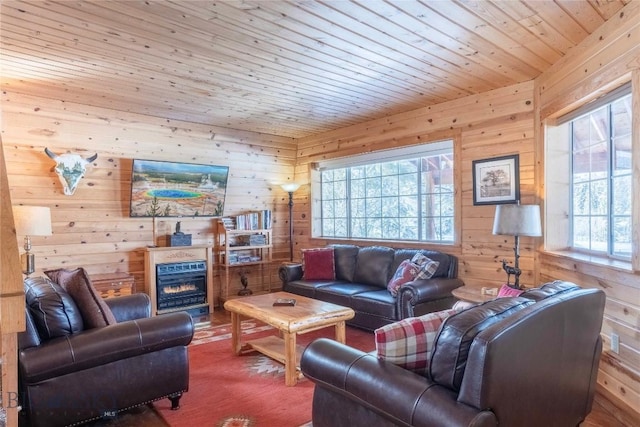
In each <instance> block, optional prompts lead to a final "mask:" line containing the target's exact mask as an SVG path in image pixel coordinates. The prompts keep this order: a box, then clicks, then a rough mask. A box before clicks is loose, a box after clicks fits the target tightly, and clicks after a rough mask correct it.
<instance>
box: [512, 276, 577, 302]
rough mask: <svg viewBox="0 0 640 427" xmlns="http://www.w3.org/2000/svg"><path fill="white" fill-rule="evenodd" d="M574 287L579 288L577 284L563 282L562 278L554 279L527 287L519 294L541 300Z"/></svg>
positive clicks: (571, 289) (573, 289) (574, 288)
mask: <svg viewBox="0 0 640 427" xmlns="http://www.w3.org/2000/svg"><path fill="white" fill-rule="evenodd" d="M576 289H580V287H579V286H578V285H576V284H575V283H571V282H565V281H562V280H554V281H553V282H549V283H545V284H544V285H542V286H540V287H539V288H533V289H529V290H528V291H525V292H523V293H521V294H520V296H521V297H522V298H529V299H532V300H534V301H542V300H543V299H547V298H549V297H552V296H554V295H559V294H563V293H565V292H572V291H575V290H576Z"/></svg>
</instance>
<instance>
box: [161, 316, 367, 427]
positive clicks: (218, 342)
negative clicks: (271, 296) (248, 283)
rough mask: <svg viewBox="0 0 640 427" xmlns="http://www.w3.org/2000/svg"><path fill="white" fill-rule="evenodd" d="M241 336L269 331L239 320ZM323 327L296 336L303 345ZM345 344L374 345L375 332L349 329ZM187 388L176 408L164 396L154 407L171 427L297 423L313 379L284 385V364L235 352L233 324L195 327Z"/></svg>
mask: <svg viewBox="0 0 640 427" xmlns="http://www.w3.org/2000/svg"><path fill="white" fill-rule="evenodd" d="M242 331H243V335H244V336H245V337H243V340H246V339H252V338H258V337H262V336H267V335H273V334H276V333H277V332H276V331H275V329H273V328H271V327H270V326H266V325H264V324H262V323H260V322H257V321H253V320H248V321H244V322H242ZM333 334H334V329H333V328H325V329H321V330H318V331H314V332H310V333H308V334H304V335H299V336H298V339H297V341H298V344H301V345H307V344H308V343H310V342H311V341H313V340H314V339H316V338H319V337H327V338H333ZM347 344H348V345H350V346H352V347H356V348H360V349H362V350H364V351H371V350H374V349H375V342H374V338H373V334H372V333H369V332H365V331H362V330H359V329H356V328H351V327H347ZM189 369H190V379H189V391H188V392H187V393H185V394H184V396H183V397H182V399H181V400H180V409H179V410H177V411H171V410H170V405H169V401H168V400H167V399H163V400H161V401H159V402H155V403H154V406H155V407H156V409H157V410H158V412H159V413H160V414H161V415H162V417H163V418H164V419H165V420H166V421H167V422H168V423H169V424H170V425H171V426H172V427H183V426H184V427H193V426H200V425H208V426H216V427H262V426H264V427H270V426H279V427H298V426H301V425H305V424H306V423H309V422H310V421H311V398H312V395H313V383H312V382H311V381H309V380H307V379H305V378H303V379H300V380H299V381H298V384H297V385H296V386H295V387H287V386H285V385H284V366H283V365H281V364H280V363H278V362H275V361H273V360H271V359H269V358H268V357H266V356H263V355H261V354H259V353H257V352H252V353H248V354H245V355H242V356H236V355H235V354H233V353H232V351H231V326H230V325H224V326H218V327H214V328H207V329H203V330H199V331H196V334H195V336H194V340H193V342H192V344H191V345H190V346H189Z"/></svg>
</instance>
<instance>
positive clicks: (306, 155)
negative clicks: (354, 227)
mask: <svg viewBox="0 0 640 427" xmlns="http://www.w3.org/2000/svg"><path fill="white" fill-rule="evenodd" d="M639 8H640V3H630V4H629V5H627V6H626V7H625V9H624V11H623V12H622V13H621V14H619V15H618V16H616V17H615V18H612V20H611V21H610V22H608V23H607V24H606V25H604V26H603V27H602V28H600V29H599V30H598V31H597V32H596V33H594V35H592V36H591V37H589V39H588V40H587V41H586V42H585V43H583V44H581V45H580V46H578V47H577V48H576V49H575V50H574V51H573V52H572V53H571V54H570V55H567V56H566V57H565V58H563V59H562V60H561V61H560V62H559V63H558V64H556V65H554V67H552V69H551V70H550V71H549V72H547V73H545V74H544V75H543V76H542V77H541V78H539V79H537V80H536V82H535V90H534V86H533V84H532V83H524V84H520V85H515V86H512V87H509V88H506V89H500V90H495V91H492V92H487V93H483V94H480V95H474V96H469V97H466V98H463V99H460V100H457V101H452V102H447V103H443V104H439V105H435V106H430V107H425V108H422V109H418V110H415V111H412V112H408V113H404V114H398V115H394V116H390V117H387V118H385V119H381V120H376V121H371V122H366V123H362V124H360V125H356V126H351V127H347V128H343V129H338V130H335V131H332V132H328V133H324V134H321V135H316V136H313V137H308V138H303V139H301V140H300V141H299V146H298V147H299V148H298V161H297V166H296V178H295V179H296V181H298V182H303V183H309V181H310V172H309V171H310V167H311V164H312V163H313V162H318V161H321V160H323V159H331V158H337V157H344V156H348V155H354V154H359V153H363V152H368V151H373V150H381V149H389V148H394V147H399V146H404V145H412V144H419V143H424V142H428V141H433V140H438V139H442V138H446V137H450V138H455V140H456V141H457V142H456V143H457V144H458V151H456V160H455V167H456V170H457V171H458V172H457V173H459V174H460V180H461V186H460V187H459V188H460V189H461V205H460V206H459V208H460V209H459V212H460V216H461V221H460V224H461V225H460V227H461V228H460V232H459V233H458V234H459V242H457V244H455V245H452V246H440V247H438V246H434V245H415V244H413V245H412V244H407V243H403V242H397V243H395V244H389V243H387V242H362V241H360V242H356V243H357V244H374V243H380V244H384V245H388V246H397V247H400V246H413V247H420V246H422V247H427V246H431V247H432V248H435V249H441V250H444V251H447V252H450V253H452V254H455V255H457V256H458V257H459V258H460V269H459V275H460V277H461V278H462V279H463V280H464V281H465V283H466V284H467V285H468V286H477V287H481V286H497V285H498V284H500V283H501V282H503V281H504V278H505V275H504V273H503V271H502V269H501V268H500V260H501V259H502V258H507V259H508V260H512V259H513V252H512V245H513V240H512V238H507V237H506V236H504V237H503V236H493V235H492V234H491V228H492V221H493V214H494V207H490V206H473V196H472V176H471V165H472V161H473V160H476V159H483V158H489V157H495V156H501V155H509V154H519V155H520V178H521V182H520V186H521V199H522V203H539V204H542V203H543V197H544V169H543V166H544V165H543V158H544V141H543V140H542V135H543V131H542V119H543V118H545V117H548V116H550V115H551V114H552V113H560V112H566V111H568V110H570V109H571V108H575V106H576V105H578V104H579V103H582V102H585V101H586V100H588V99H589V98H591V97H593V96H594V95H593V94H594V93H595V94H597V93H603V92H606V91H607V90H608V89H610V88H612V87H614V86H615V85H616V84H619V83H620V82H621V81H623V80H624V79H630V78H631V73H634V76H635V77H634V110H637V111H640V106H638V103H639V102H640V101H638V99H640V93H639V92H640V91H639V89H640V77H639V76H638V67H640V53H639V51H640V35H639V33H638V31H639V27H640V13H639V11H638V9H639ZM534 100H535V102H534ZM534 104H535V108H534ZM637 111H636V113H634V120H635V121H634V147H635V148H636V150H635V151H638V144H640V136H639V135H640V123H639V122H640V120H639V119H638V116H639V115H638V114H637ZM634 158H635V160H634V161H635V169H634V170H635V171H634V175H635V182H636V185H638V179H639V178H638V177H639V176H640V165H639V164H638V163H640V160H639V156H637V155H636V156H634ZM639 186H640V185H639ZM295 202H296V204H295V207H294V210H295V219H294V226H295V230H296V231H295V247H296V257H298V258H299V256H300V250H301V249H304V248H309V247H316V246H322V245H324V244H326V243H330V242H332V241H329V240H323V239H314V238H312V237H311V221H310V219H311V207H310V206H311V205H310V194H309V186H308V185H306V186H304V187H302V189H301V190H299V191H298V192H297V193H296V194H295ZM636 203H638V202H636ZM634 211H635V212H636V215H638V209H637V208H634ZM639 228H640V224H639V223H638V221H637V220H636V223H635V224H634V229H635V230H636V234H637V233H639V232H638V231H637V230H638V229H639ZM635 241H636V246H635V248H636V249H635V252H636V254H635V258H637V257H638V244H637V242H638V238H637V236H636V237H635ZM521 255H522V258H521V260H520V261H521V267H522V269H523V276H522V281H523V283H524V284H525V285H533V284H541V283H545V282H547V281H550V280H555V279H561V280H570V281H573V282H576V283H578V284H580V285H581V286H583V287H598V288H601V289H604V290H605V292H606V293H607V307H606V312H605V318H604V325H603V330H602V332H603V338H604V341H605V352H604V354H603V359H602V360H603V362H602V363H601V366H600V372H599V385H600V389H601V390H602V391H603V392H604V393H605V394H607V397H609V398H612V399H615V401H616V402H617V403H619V404H621V406H626V407H627V409H628V410H629V412H630V413H632V414H634V416H635V417H637V416H638V412H637V411H638V409H637V408H640V398H639V396H640V330H639V325H640V280H639V279H638V276H637V274H634V273H632V272H631V271H629V270H627V271H620V270H619V269H616V268H612V267H605V266H598V265H595V264H592V263H589V262H581V261H576V260H575V259H573V258H566V257H563V256H558V255H556V254H550V253H546V252H544V250H543V246H542V239H534V238H522V239H521ZM612 331H615V332H616V333H618V334H619V335H620V354H619V355H618V354H613V353H611V351H610V347H609V336H610V333H611V332H612Z"/></svg>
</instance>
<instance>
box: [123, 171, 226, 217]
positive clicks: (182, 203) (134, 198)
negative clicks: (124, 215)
mask: <svg viewBox="0 0 640 427" xmlns="http://www.w3.org/2000/svg"><path fill="white" fill-rule="evenodd" d="M228 177H229V168H228V167H226V166H215V165H199V164H193V163H176V162H163V161H156V160H139V159H134V160H133V168H132V172H131V206H130V215H131V216H132V217H157V216H158V217H160V216H166V217H183V216H210V217H219V216H222V215H223V212H224V201H225V197H226V192H227V179H228Z"/></svg>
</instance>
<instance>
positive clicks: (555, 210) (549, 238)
mask: <svg viewBox="0 0 640 427" xmlns="http://www.w3.org/2000/svg"><path fill="white" fill-rule="evenodd" d="M629 94H631V97H632V99H631V104H632V105H634V103H633V97H634V94H633V91H632V86H631V82H628V83H626V84H623V85H621V86H620V87H618V88H616V89H614V90H611V91H610V92H608V93H606V94H604V95H602V96H601V97H599V98H597V99H595V100H593V101H591V102H589V103H587V104H584V105H581V106H579V107H577V108H575V109H574V110H572V111H570V112H568V113H566V114H564V115H562V116H560V117H557V118H555V119H554V118H549V119H547V120H545V127H544V131H545V135H544V158H545V172H544V175H545V177H544V181H545V231H544V236H545V237H544V239H545V243H544V250H545V251H547V252H557V253H561V254H564V255H568V256H570V257H572V258H576V259H581V260H584V259H585V257H586V258H587V259H589V260H590V261H591V262H596V263H601V264H609V265H613V264H615V265H617V266H621V265H622V266H624V265H628V266H629V267H630V266H631V263H633V262H634V259H636V258H637V254H636V253H635V252H634V244H633V243H634V236H635V235H636V234H637V233H638V230H634V229H633V227H634V225H637V224H638V222H637V221H638V216H639V215H638V214H637V213H636V212H635V208H634V207H633V206H632V208H631V215H630V221H631V224H632V231H631V234H632V235H631V253H630V254H629V256H628V257H627V256H620V255H617V254H614V253H613V246H612V242H613V239H614V235H613V228H610V229H609V230H610V231H609V233H608V235H607V249H606V251H597V250H588V249H585V248H580V247H575V246H573V244H572V242H573V238H574V235H573V233H574V230H573V223H574V221H573V218H574V216H573V208H574V206H573V205H574V199H573V196H574V168H573V167H574V165H573V156H574V154H573V139H572V138H573V137H572V135H571V133H570V132H571V131H572V129H571V125H570V122H571V121H573V120H576V119H579V118H581V117H583V116H585V115H587V114H590V113H592V112H596V111H597V110H598V109H600V108H602V107H603V106H609V107H608V108H607V114H609V116H608V120H609V124H608V125H609V129H608V130H607V132H608V135H607V138H606V142H607V148H608V150H609V151H608V153H607V162H608V169H607V176H606V178H605V180H606V182H607V188H608V197H607V222H608V223H609V224H612V221H613V218H614V217H615V214H614V212H613V208H612V201H611V197H612V196H611V191H612V190H611V189H612V188H613V183H612V178H613V177H614V175H615V174H613V173H612V165H611V162H612V159H613V152H612V151H610V149H611V146H612V134H611V126H612V123H611V115H610V110H611V107H610V105H611V104H612V103H613V102H615V101H617V100H620V99H621V98H623V97H625V96H627V95H629ZM635 105H637V104H635ZM631 118H632V121H633V120H635V119H634V118H633V114H632V116H631ZM636 126H637V125H636ZM633 129H634V124H633V123H632V124H631V138H632V139H633V138H635V136H634V130H633ZM636 146H637V141H636V142H634V141H632V143H631V157H632V159H633V153H634V152H635V151H636V150H634V148H635V147H636ZM632 163H633V162H632ZM560 170H566V171H567V173H566V174H562V176H560V174H558V171H560ZM634 170H635V169H634V165H633V164H632V169H631V172H630V173H631V181H632V184H631V185H632V188H631V194H632V197H633V194H634V193H635V191H636V190H637V188H636V187H637V182H635V181H637V177H634V176H633V171H634ZM634 206H636V205H635V202H634ZM590 241H591V240H590ZM590 246H591V244H590ZM635 251H637V249H635ZM572 254H573V255H572ZM612 263H613V264H612ZM629 267H627V268H629Z"/></svg>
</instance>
